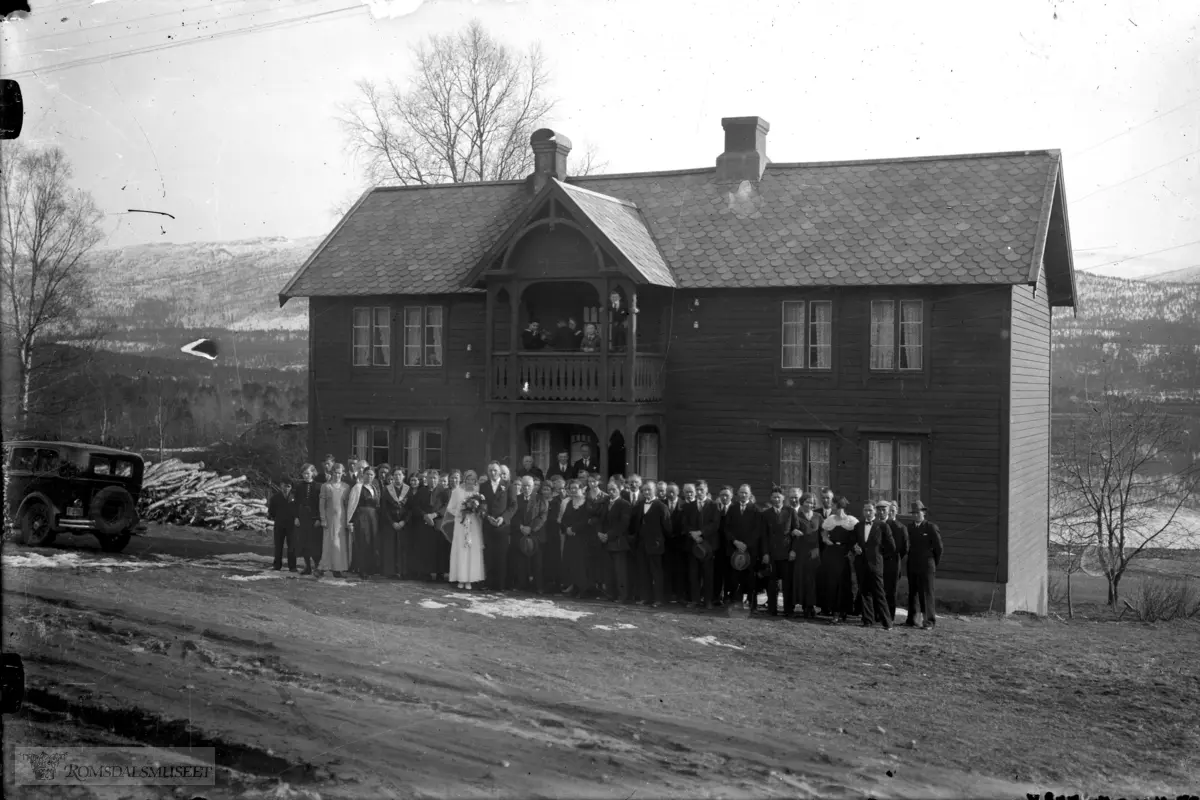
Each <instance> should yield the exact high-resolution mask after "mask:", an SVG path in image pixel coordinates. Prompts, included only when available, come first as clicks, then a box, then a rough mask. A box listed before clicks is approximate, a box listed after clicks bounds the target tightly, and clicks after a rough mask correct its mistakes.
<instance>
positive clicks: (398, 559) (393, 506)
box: [379, 467, 408, 578]
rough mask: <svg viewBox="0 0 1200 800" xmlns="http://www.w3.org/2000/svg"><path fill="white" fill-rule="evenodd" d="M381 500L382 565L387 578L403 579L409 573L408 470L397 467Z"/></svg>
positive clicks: (381, 570)
mask: <svg viewBox="0 0 1200 800" xmlns="http://www.w3.org/2000/svg"><path fill="white" fill-rule="evenodd" d="M389 477H390V479H391V480H390V481H389V483H388V485H387V488H385V489H384V490H383V494H382V495H380V497H379V562H380V573H381V574H382V575H383V577H385V578H403V577H405V576H406V575H407V573H408V547H407V545H406V543H407V541H408V534H407V532H406V531H405V526H406V525H407V524H408V509H407V508H405V504H406V502H407V500H408V497H407V495H408V486H406V485H405V484H404V470H402V469H400V468H399V467H397V468H396V469H395V471H394V472H392V473H391V475H390V476H389Z"/></svg>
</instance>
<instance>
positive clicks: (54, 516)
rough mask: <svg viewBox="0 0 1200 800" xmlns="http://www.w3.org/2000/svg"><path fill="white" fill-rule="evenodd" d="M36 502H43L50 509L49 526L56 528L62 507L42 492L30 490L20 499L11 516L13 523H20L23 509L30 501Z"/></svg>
mask: <svg viewBox="0 0 1200 800" xmlns="http://www.w3.org/2000/svg"><path fill="white" fill-rule="evenodd" d="M37 502H41V503H45V504H46V507H47V508H49V509H50V527H51V528H55V529H57V528H58V518H59V516H61V515H62V509H60V508H59V507H58V506H57V505H55V504H54V501H53V500H51V499H50V498H49V497H47V496H46V495H45V494H43V493H42V492H30V493H29V494H27V495H26V496H25V499H24V500H22V501H21V505H20V507H19V508H17V513H16V515H15V516H14V517H13V522H14V524H20V519H21V516H22V515H23V514H24V513H25V509H26V508H28V507H29V504H30V503H37Z"/></svg>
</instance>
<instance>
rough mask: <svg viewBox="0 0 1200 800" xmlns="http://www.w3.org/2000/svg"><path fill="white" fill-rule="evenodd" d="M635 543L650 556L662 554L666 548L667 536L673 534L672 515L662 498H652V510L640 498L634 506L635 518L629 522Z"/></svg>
mask: <svg viewBox="0 0 1200 800" xmlns="http://www.w3.org/2000/svg"><path fill="white" fill-rule="evenodd" d="M629 532H630V535H631V536H632V537H633V545H634V547H635V548H637V549H638V550H641V552H643V553H645V554H646V555H650V556H660V555H662V554H663V552H664V551H665V550H666V544H667V538H668V537H669V536H670V535H671V516H670V514H668V513H667V507H666V506H665V505H663V502H662V501H661V500H651V501H650V510H649V512H647V511H646V504H645V503H643V502H642V501H641V500H640V499H639V500H638V502H637V504H636V505H635V506H634V507H633V518H632V520H631V521H630V523H629Z"/></svg>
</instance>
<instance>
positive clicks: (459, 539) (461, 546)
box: [446, 470, 483, 589]
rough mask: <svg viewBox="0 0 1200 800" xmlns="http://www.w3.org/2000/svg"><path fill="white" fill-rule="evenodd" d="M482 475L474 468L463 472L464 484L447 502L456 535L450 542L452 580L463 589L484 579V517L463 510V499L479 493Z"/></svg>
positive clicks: (447, 510) (456, 488)
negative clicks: (480, 476) (477, 473)
mask: <svg viewBox="0 0 1200 800" xmlns="http://www.w3.org/2000/svg"><path fill="white" fill-rule="evenodd" d="M478 484H479V476H478V475H476V474H475V471H474V470H467V471H466V472H465V473H464V474H463V482H462V485H461V486H457V487H455V489H454V491H453V492H452V493H451V494H450V502H449V503H448V504H447V505H446V514H448V515H449V516H450V517H451V518H452V519H453V520H454V539H453V540H452V541H451V543H450V582H451V583H457V584H458V588H460V589H470V588H471V584H472V583H474V582H476V581H481V580H483V518H482V517H481V516H480V515H479V514H466V515H465V516H466V520H465V521H464V519H463V517H464V514H463V513H462V507H463V501H464V500H466V499H467V498H468V497H470V496H471V495H473V494H478V493H479V486H478Z"/></svg>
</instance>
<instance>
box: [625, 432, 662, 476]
mask: <svg viewBox="0 0 1200 800" xmlns="http://www.w3.org/2000/svg"><path fill="white" fill-rule="evenodd" d="M643 436H653V437H654V453H653V454H648V453H646V452H644V451H643V448H642V437H643ZM633 441H634V451H635V452H634V464H635V465H636V466H637V471H636V474H637V475H639V476H640V477H641V478H642V480H654V481H657V480H658V474H659V472H660V471H661V470H660V467H661V461H662V459H661V456H662V432H661V431H659V430H657V429H654V430H643V429H642V428H639V429H638V430H637V431H635V432H634V434H633ZM651 460H653V462H654V469H653V470H649V469H647V467H648V465H649V462H650V461H651ZM650 472H653V477H651V476H650V475H649V474H648V473H650ZM631 474H633V473H631Z"/></svg>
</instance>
